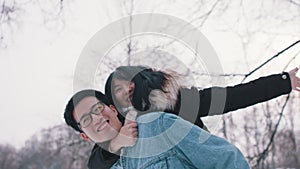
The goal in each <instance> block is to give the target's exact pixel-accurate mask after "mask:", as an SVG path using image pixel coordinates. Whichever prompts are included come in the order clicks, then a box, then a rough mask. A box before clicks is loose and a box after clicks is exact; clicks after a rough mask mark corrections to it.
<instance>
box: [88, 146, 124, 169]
mask: <svg viewBox="0 0 300 169" xmlns="http://www.w3.org/2000/svg"><path fill="white" fill-rule="evenodd" d="M118 159H119V156H118V155H116V154H112V153H110V152H108V151H106V150H104V149H102V148H101V147H100V146H98V145H97V144H95V146H94V148H93V150H92V152H91V155H90V158H89V161H88V168H89V169H109V168H110V167H111V166H112V165H113V164H114V163H115V162H116V161H117V160H118Z"/></svg>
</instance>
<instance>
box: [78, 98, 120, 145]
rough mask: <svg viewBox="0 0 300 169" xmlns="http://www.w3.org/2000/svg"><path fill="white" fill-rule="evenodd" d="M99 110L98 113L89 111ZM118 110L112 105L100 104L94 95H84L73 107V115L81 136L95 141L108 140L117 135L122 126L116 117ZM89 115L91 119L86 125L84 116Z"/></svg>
mask: <svg viewBox="0 0 300 169" xmlns="http://www.w3.org/2000/svg"><path fill="white" fill-rule="evenodd" d="M93 111H101V112H98V114H94V113H91V112H93ZM117 115H118V112H117V111H116V109H115V108H114V107H113V106H110V107H108V106H107V105H105V104H102V103H101V101H100V103H99V100H98V99H97V98H96V97H92V96H89V97H85V98H84V99H82V100H81V101H80V102H79V103H78V104H77V105H76V107H75V109H74V111H73V116H74V118H75V120H76V122H77V123H80V126H82V127H81V130H82V131H83V132H84V133H82V136H83V137H84V138H85V139H90V140H92V141H93V142H95V143H102V142H105V141H109V140H111V139H113V138H114V137H116V136H117V134H118V133H119V131H120V128H121V127H122V123H121V122H120V120H119V119H118V117H117ZM87 116H90V117H91V121H90V123H88V125H87V126H86V125H83V124H82V123H85V121H86V120H85V117H87Z"/></svg>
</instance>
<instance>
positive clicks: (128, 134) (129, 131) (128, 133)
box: [109, 111, 138, 153]
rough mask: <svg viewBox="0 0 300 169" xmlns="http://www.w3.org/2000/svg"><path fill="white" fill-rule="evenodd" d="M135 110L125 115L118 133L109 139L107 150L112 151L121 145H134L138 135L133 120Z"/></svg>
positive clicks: (135, 114) (117, 149) (136, 125)
mask: <svg viewBox="0 0 300 169" xmlns="http://www.w3.org/2000/svg"><path fill="white" fill-rule="evenodd" d="M136 116H137V112H135V111H129V112H128V113H127V115H126V120H125V123H124V126H123V127H122V128H121V129H120V132H119V134H118V135H117V136H116V137H115V138H114V139H112V140H111V142H110V145H109V151H110V152H112V153H114V152H117V151H119V150H120V149H121V148H122V147H131V146H134V145H135V143H136V141H137V137H138V129H137V127H138V124H137V122H136V121H135V119H136Z"/></svg>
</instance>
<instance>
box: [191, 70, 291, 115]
mask: <svg viewBox="0 0 300 169" xmlns="http://www.w3.org/2000/svg"><path fill="white" fill-rule="evenodd" d="M291 90H292V88H291V80H290V77H289V74H288V73H286V72H285V73H282V74H275V75H270V76H266V77H261V78H259V79H257V80H253V81H251V82H248V83H244V84H239V85H236V86H232V87H226V88H222V87H212V88H207V89H204V90H200V91H199V95H200V107H199V111H198V116H197V118H198V119H199V118H200V117H204V116H210V115H216V114H222V113H227V112H229V111H233V110H237V109H240V108H245V107H248V106H251V105H254V104H257V103H261V102H264V101H267V100H270V99H273V98H276V97H278V96H281V95H283V94H288V93H290V92H291Z"/></svg>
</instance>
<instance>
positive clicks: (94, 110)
mask: <svg viewBox="0 0 300 169" xmlns="http://www.w3.org/2000/svg"><path fill="white" fill-rule="evenodd" d="M104 108H105V105H104V103H102V102H98V103H96V104H94V105H93V106H92V107H91V111H90V112H89V113H86V114H85V115H83V116H82V117H81V118H80V120H79V123H77V125H78V127H79V128H86V127H88V126H89V125H90V124H91V123H92V121H93V117H92V114H94V115H101V114H102V112H103V111H104Z"/></svg>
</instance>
